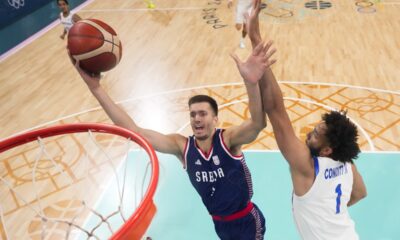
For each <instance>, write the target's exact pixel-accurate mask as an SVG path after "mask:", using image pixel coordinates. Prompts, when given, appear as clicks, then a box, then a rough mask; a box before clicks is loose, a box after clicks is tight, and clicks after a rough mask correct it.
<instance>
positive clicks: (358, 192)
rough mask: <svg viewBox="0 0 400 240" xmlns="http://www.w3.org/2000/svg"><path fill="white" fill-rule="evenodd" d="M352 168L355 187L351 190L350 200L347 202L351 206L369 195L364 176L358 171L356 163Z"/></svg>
mask: <svg viewBox="0 0 400 240" xmlns="http://www.w3.org/2000/svg"><path fill="white" fill-rule="evenodd" d="M351 170H352V171H353V189H352V191H351V196H350V200H349V202H348V203H347V206H349V207H350V206H351V205H354V204H356V203H357V202H358V201H360V200H361V199H363V198H365V197H366V196H367V188H366V187H365V184H364V181H363V178H362V177H361V174H360V173H359V172H358V170H357V167H356V165H354V164H352V165H351Z"/></svg>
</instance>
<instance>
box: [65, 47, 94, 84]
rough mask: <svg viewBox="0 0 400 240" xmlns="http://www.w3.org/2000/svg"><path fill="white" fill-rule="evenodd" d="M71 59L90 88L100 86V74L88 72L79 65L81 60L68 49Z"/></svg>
mask: <svg viewBox="0 0 400 240" xmlns="http://www.w3.org/2000/svg"><path fill="white" fill-rule="evenodd" d="M67 52H68V56H69V59H70V60H71V62H72V64H73V65H74V66H75V68H76V70H77V71H78V73H79V75H81V77H82V79H83V80H84V81H85V83H86V84H87V85H88V87H89V89H90V90H93V89H96V88H98V87H100V78H101V76H100V74H94V73H88V72H86V71H85V70H83V69H82V68H81V67H80V66H79V61H78V60H75V59H74V58H73V57H72V55H71V53H70V52H69V50H68V49H67Z"/></svg>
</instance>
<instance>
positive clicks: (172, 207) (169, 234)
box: [146, 151, 400, 240]
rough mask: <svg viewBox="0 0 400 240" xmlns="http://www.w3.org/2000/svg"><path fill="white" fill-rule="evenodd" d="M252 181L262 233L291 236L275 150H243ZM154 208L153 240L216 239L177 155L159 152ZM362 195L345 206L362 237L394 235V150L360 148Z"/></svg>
mask: <svg viewBox="0 0 400 240" xmlns="http://www.w3.org/2000/svg"><path fill="white" fill-rule="evenodd" d="M245 155H246V159H247V164H248V166H249V168H250V171H251V173H252V177H253V184H254V197H253V201H254V202H255V203H256V204H257V205H258V206H259V207H260V209H261V210H262V212H263V213H264V215H265V217H266V221H267V232H266V239H273V240H281V239H282V240H286V239H287V240H293V239H300V238H299V237H298V235H297V232H296V228H295V224H294V221H293V218H292V212H291V211H292V210H291V193H292V184H291V180H290V175H289V169H288V165H287V163H286V162H285V160H284V159H283V157H282V155H281V154H280V153H279V152H252V151H249V152H246V153H245ZM159 160H160V164H161V169H160V172H161V174H160V182H159V185H158V189H157V192H156V196H155V202H156V205H157V213H156V216H155V218H154V219H153V221H152V224H151V225H150V228H149V229H148V231H147V234H146V236H150V237H152V239H153V240H158V239H162V240H172V239H173V240H180V239H182V240H187V239H191V240H200V239H201V240H204V239H207V240H212V239H218V237H217V235H216V234H215V233H214V229H213V223H212V220H211V218H210V216H209V215H208V213H207V210H206V208H205V207H204V206H203V204H202V202H201V199H200V197H199V196H198V195H197V192H196V191H195V190H194V188H193V187H192V186H191V185H190V181H189V178H188V176H187V174H186V172H185V170H183V169H182V166H181V164H180V163H179V161H178V160H177V159H176V158H174V157H173V156H169V155H162V154H159ZM356 164H357V166H358V168H359V171H360V172H361V174H362V176H363V178H364V181H365V183H366V186H367V190H368V196H367V198H365V199H364V200H362V201H360V202H359V203H357V204H356V205H355V206H353V207H351V208H350V214H351V216H352V218H353V219H354V221H355V223H356V229H357V232H358V233H359V235H360V239H363V240H395V239H399V236H400V228H399V216H400V207H399V202H400V188H399V187H398V186H397V184H398V183H399V182H400V153H363V154H361V156H360V157H359V159H358V160H357V161H356Z"/></svg>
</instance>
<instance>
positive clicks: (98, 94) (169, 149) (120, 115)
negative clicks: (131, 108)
mask: <svg viewBox="0 0 400 240" xmlns="http://www.w3.org/2000/svg"><path fill="white" fill-rule="evenodd" d="M75 67H76V69H77V70H78V73H79V74H80V75H81V77H82V79H83V80H84V81H85V83H86V84H87V86H88V87H89V90H90V91H91V92H92V94H93V96H94V97H95V98H96V99H97V100H98V102H99V103H100V105H101V106H102V107H103V109H104V111H105V112H106V113H107V115H108V116H109V117H110V119H111V120H112V121H113V122H114V124H116V125H118V126H120V127H123V128H127V129H130V130H132V131H134V132H136V133H138V134H140V135H142V136H143V137H144V138H146V140H148V141H149V142H150V144H151V145H152V146H153V147H154V149H155V150H156V151H159V152H163V153H169V154H174V155H176V156H177V157H178V158H179V159H180V160H181V162H183V160H182V152H183V148H184V145H185V143H186V138H185V137H183V136H182V135H179V134H169V135H165V134H162V133H159V132H156V131H153V130H150V129H145V128H141V127H139V126H138V125H137V124H136V123H135V122H134V121H133V119H132V118H131V117H130V116H129V115H128V114H127V113H126V112H125V111H124V110H123V109H121V108H120V107H119V106H118V105H117V104H115V103H114V101H113V100H112V99H111V98H110V96H109V95H108V94H107V93H106V91H104V89H103V88H102V87H101V85H100V75H97V76H93V75H90V74H88V73H86V72H85V71H84V70H82V69H81V68H80V67H79V64H78V63H76V65H75Z"/></svg>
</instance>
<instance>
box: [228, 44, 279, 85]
mask: <svg viewBox="0 0 400 240" xmlns="http://www.w3.org/2000/svg"><path fill="white" fill-rule="evenodd" d="M271 46H272V41H269V42H268V43H267V44H266V45H265V46H264V43H263V42H260V43H259V44H258V45H257V46H256V47H255V48H254V49H253V52H252V54H250V56H249V57H248V58H247V60H246V61H245V62H242V61H241V60H240V59H239V58H238V56H237V55H235V54H231V56H232V58H233V59H234V60H235V62H236V65H237V67H238V69H239V72H240V75H241V76H242V77H243V79H244V81H245V82H247V83H251V84H256V83H257V82H258V81H259V80H260V79H261V77H262V76H263V74H264V73H265V71H266V69H267V68H268V67H270V66H271V65H272V64H274V63H275V62H276V60H275V59H272V60H271V59H270V58H271V56H272V55H273V54H274V53H275V52H276V49H275V48H272V49H271Z"/></svg>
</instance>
